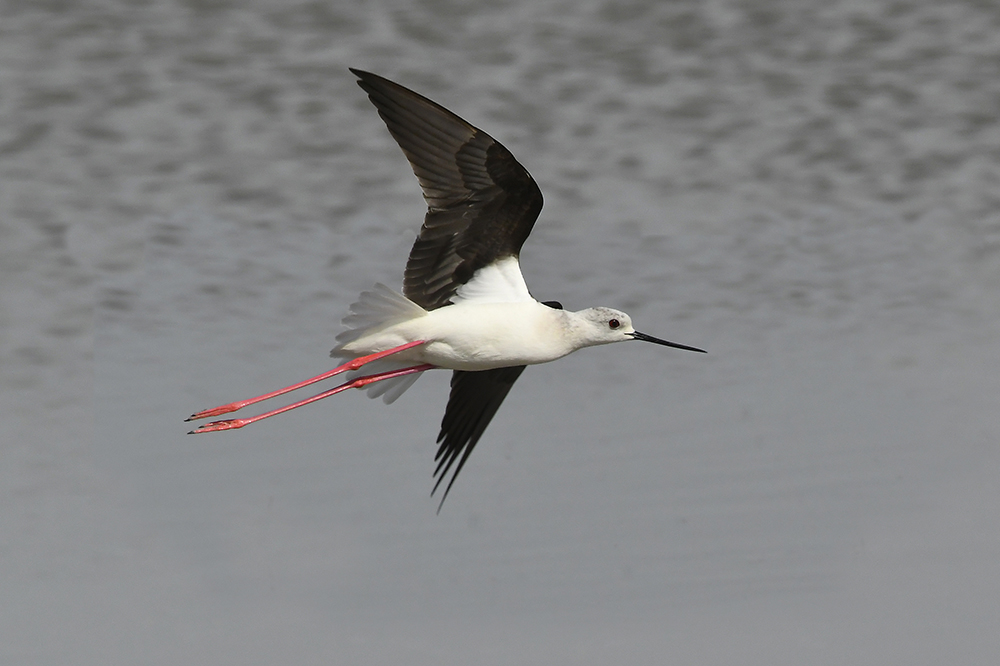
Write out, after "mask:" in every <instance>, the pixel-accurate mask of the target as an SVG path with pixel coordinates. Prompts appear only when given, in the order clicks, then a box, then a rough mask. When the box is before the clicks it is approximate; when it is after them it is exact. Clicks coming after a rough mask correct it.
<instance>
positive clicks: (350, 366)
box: [184, 340, 424, 421]
mask: <svg viewBox="0 0 1000 666" xmlns="http://www.w3.org/2000/svg"><path fill="white" fill-rule="evenodd" d="M422 344H424V341H423V340H416V341H414V342H407V343H406V344H405V345H400V346H398V347H393V348H392V349H387V350H385V351H381V352H376V353H375V354H369V355H368V356H359V357H358V358H356V359H354V360H351V361H348V362H347V363H345V364H343V365H341V366H338V367H336V368H334V369H333V370H328V371H327V372H324V373H323V374H321V375H316V376H315V377H313V378H312V379H307V380H305V381H301V382H299V383H298V384H292V385H291V386H286V387H285V388H283V389H279V390H277V391H271V392H270V393H265V394H264V395H259V396H257V397H256V398H250V399H249V400H240V401H238V402H231V403H229V404H228V405H222V406H221V407H213V408H212V409H205V410H202V411H200V412H198V413H197V414H192V415H191V416H189V417H187V418H186V419H184V420H185V421H197V420H198V419H207V418H209V417H211V416H222V415H223V414H228V413H229V412H235V411H236V410H238V409H243V408H244V407H246V406H247V405H253V404H256V403H258V402H262V401H264V400H269V399H270V398H276V397H278V396H279V395H285V394H286V393H289V392H291V391H296V390H298V389H300V388H303V387H306V386H309V385H311V384H315V383H316V382H321V381H323V380H324V379H329V378H330V377H335V376H337V375H339V374H341V373H344V372H350V371H351V370H357V369H358V368H360V367H361V366H363V365H365V364H367V363H371V362H372V361H377V360H379V359H380V358H385V357H386V356H389V355H391V354H397V353H399V352H401V351H406V350H407V349H412V348H413V347H416V346H417V345H422Z"/></svg>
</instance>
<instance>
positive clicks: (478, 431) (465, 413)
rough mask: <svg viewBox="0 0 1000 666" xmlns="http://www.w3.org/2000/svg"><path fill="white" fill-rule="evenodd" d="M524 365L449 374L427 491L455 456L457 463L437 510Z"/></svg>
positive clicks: (452, 461) (437, 484)
mask: <svg viewBox="0 0 1000 666" xmlns="http://www.w3.org/2000/svg"><path fill="white" fill-rule="evenodd" d="M524 368H525V366H523V365H516V366H512V367H509V368H497V369H495V370H481V371H479V372H469V371H465V370H456V371H455V373H454V374H453V375H452V376H451V395H450V396H448V407H447V409H445V412H444V418H443V419H442V420H441V432H440V433H439V434H438V438H437V441H438V444H440V445H441V446H440V447H438V451H437V455H435V456H434V460H436V461H437V464H438V465H437V469H435V470H434V476H436V477H438V480H437V483H435V484H434V490H432V491H431V495H433V494H434V493H435V492H436V491H437V489H438V486H440V485H441V482H442V481H444V477H445V476H447V474H448V470H450V469H451V467H452V465H453V464H454V463H455V461H456V460H458V466H457V467H456V468H455V473H454V474H452V475H451V480H450V481H449V482H448V485H447V486H446V487H445V489H444V496H443V497H442V498H441V504H440V505H438V511H441V507H442V506H444V500H445V498H446V497H448V491H450V490H451V485H452V484H453V483H455V479H456V478H458V473H459V472H461V471H462V467H463V466H464V465H465V461H466V460H467V459H468V458H469V454H470V453H472V449H473V448H475V446H476V442H478V441H479V438H480V437H481V436H482V434H483V431H484V430H486V426H488V425H489V424H490V421H491V420H492V419H493V415H494V414H496V413H497V410H498V409H500V403H502V402H503V399H504V398H506V397H507V394H508V393H510V388H511V387H512V386H513V385H514V382H516V381H517V378H518V377H520V376H521V373H522V372H524Z"/></svg>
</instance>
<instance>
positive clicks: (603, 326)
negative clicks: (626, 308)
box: [575, 308, 705, 354]
mask: <svg viewBox="0 0 1000 666" xmlns="http://www.w3.org/2000/svg"><path fill="white" fill-rule="evenodd" d="M575 314H576V315H577V317H578V318H579V320H580V321H581V322H582V324H583V329H584V330H583V331H582V332H583V336H584V339H585V340H586V343H587V345H588V346H590V345H606V344H610V343H612V342H625V341H626V340H642V341H643V342H653V343H656V344H658V345H663V346H665V347H674V348H675V349H685V350H687V351H694V352H701V353H702V354H704V353H705V350H704V349H698V348H697V347H688V346H687V345H679V344H677V343H676V342H667V341H666V340H661V339H659V338H654V337H653V336H651V335H646V334H645V333H640V332H639V331H637V330H635V328H633V326H632V318H631V317H629V316H628V315H627V314H625V313H624V312H622V311H621V310H615V309H613V308H588V309H586V310H580V311H579V312H577V313H575Z"/></svg>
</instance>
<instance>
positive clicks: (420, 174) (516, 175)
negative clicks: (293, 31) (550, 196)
mask: <svg viewBox="0 0 1000 666" xmlns="http://www.w3.org/2000/svg"><path fill="white" fill-rule="evenodd" d="M351 71H352V72H353V73H354V74H355V75H357V77H358V78H359V79H360V80H359V81H358V85H359V86H361V88H363V89H364V91H365V92H367V93H368V97H369V98H370V99H371V101H372V103H373V104H374V105H375V107H376V108H377V109H378V113H379V115H380V116H381V117H382V120H384V121H385V124H386V126H388V128H389V132H390V133H391V134H392V137H393V138H394V139H395V140H396V143H398V144H399V147H400V148H402V149H403V153H404V154H405V155H406V159H408V160H409V162H410V166H411V167H412V168H413V173H414V174H415V175H416V176H417V180H419V181H420V187H421V189H422V190H423V193H424V199H425V200H426V201H427V215H426V217H425V218H424V224H423V227H421V229H420V235H419V236H418V237H417V240H416V242H414V244H413V249H411V250H410V258H409V260H408V261H407V263H406V272H405V273H404V276H403V293H404V294H405V295H406V297H407V298H409V299H410V300H412V301H413V302H414V303H417V304H418V305H420V306H422V307H423V308H425V309H427V310H433V309H434V308H438V307H441V306H442V305H446V304H447V303H448V302H449V301H450V300H451V297H452V296H454V294H455V292H456V291H457V290H458V288H459V287H460V286H462V285H463V284H465V283H466V282H468V281H469V279H470V278H471V277H472V275H473V274H474V273H475V272H476V271H477V270H479V269H480V268H482V267H483V266H486V265H488V264H491V263H493V262H494V261H496V260H498V259H502V258H504V257H507V256H515V257H516V256H517V255H518V253H519V252H520V251H521V245H523V244H524V241H525V239H526V238H527V237H528V234H529V233H531V227H532V226H534V224H535V220H536V219H537V218H538V213H539V212H541V210H542V193H541V191H540V190H539V189H538V186H537V185H536V184H535V181H534V179H532V177H531V175H530V174H529V173H528V172H527V171H526V170H525V169H524V167H522V166H521V165H520V164H518V162H517V160H515V159H514V156H513V155H511V154H510V151H508V150H507V149H506V148H504V147H503V146H502V145H500V144H499V143H497V142H496V141H494V140H493V138H492V137H490V135H488V134H487V133H486V132H483V131H482V130H479V129H476V128H475V127H473V126H472V125H470V124H469V123H467V122H465V121H464V120H462V119H461V118H459V117H458V116H456V115H455V114H454V113H452V112H451V111H448V110H447V109H445V108H444V107H442V106H440V105H438V104H435V103H434V102H432V101H430V100H429V99H427V98H426V97H422V96H420V95H418V94H417V93H415V92H413V91H412V90H408V89H406V88H404V87H403V86H401V85H399V84H397V83H393V82H392V81H389V80H387V79H384V78H382V77H381V76H377V75H375V74H370V73H368V72H363V71H361V70H357V69H351ZM501 399H502V398H501ZM494 411H495V410H494ZM491 416H492V413H491ZM487 421H488V419H487Z"/></svg>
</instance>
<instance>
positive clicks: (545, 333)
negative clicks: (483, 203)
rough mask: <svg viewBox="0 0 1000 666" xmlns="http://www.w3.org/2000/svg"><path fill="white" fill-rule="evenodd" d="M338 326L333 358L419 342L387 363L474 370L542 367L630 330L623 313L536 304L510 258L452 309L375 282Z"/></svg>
mask: <svg viewBox="0 0 1000 666" xmlns="http://www.w3.org/2000/svg"><path fill="white" fill-rule="evenodd" d="M610 321H614V322H615V324H614V327H609V325H608V324H609V322H610ZM344 324H345V325H346V326H347V327H348V329H349V330H347V331H345V332H344V333H341V334H340V335H338V336H337V340H338V341H339V342H340V343H341V344H340V345H339V346H338V347H337V348H336V349H334V350H333V351H332V352H331V356H339V357H344V358H356V357H358V356H365V355H367V354H373V353H376V352H381V351H386V350H389V349H392V348H394V347H399V346H400V345H404V344H406V343H408V342H414V341H416V340H423V341H424V342H425V344H423V345H420V346H419V347H414V348H413V349H408V350H406V351H403V352H399V353H398V354H394V355H393V356H392V357H391V364H392V365H393V366H394V367H405V366H407V365H418V364H421V363H430V364H432V365H435V366H437V367H439V368H446V369H449V370H473V371H477V370H492V369H494V368H504V367H510V366H516V365H532V364H536V363H547V362H548V361H554V360H556V359H557V358H562V357H563V356H566V355H567V354H569V353H571V352H574V351H576V350H577V349H582V348H583V347H589V346H592V345H600V344H607V343H611V342H621V341H624V340H629V339H631V338H630V337H629V336H630V334H632V333H633V332H634V329H633V328H632V322H631V320H630V319H629V316H628V315H627V314H625V313H624V312H619V311H618V310H612V309H610V308H590V309H588V310H581V311H580V312H569V311H566V310H556V309H554V308H550V307H548V306H546V305H543V304H542V303H539V302H538V301H536V300H535V299H534V298H532V297H531V295H530V294H529V293H528V288H527V287H526V286H525V284H524V278H523V277H522V276H521V271H520V267H519V266H518V263H517V259H516V258H514V257H509V258H507V259H504V260H502V261H500V262H497V263H495V264H491V265H490V266H486V267H484V268H482V269H480V270H479V271H477V273H476V275H475V276H474V277H473V279H472V280H470V281H469V282H468V283H467V284H465V285H463V286H462V288H461V289H459V291H458V293H457V294H456V295H455V299H454V304H453V305H448V306H445V307H441V308H438V309H436V310H432V311H430V312H428V311H427V310H424V309H423V308H421V307H420V306H418V305H417V304H416V303H413V302H412V301H410V300H409V299H407V298H406V297H405V296H403V295H402V294H400V293H398V292H396V291H393V290H392V289H389V288H388V287H386V286H385V285H381V284H379V285H376V286H375V289H374V290H372V291H367V292H364V293H363V294H361V297H360V298H359V299H358V301H357V302H356V303H354V304H353V305H352V306H351V314H350V315H349V316H348V317H346V318H345V319H344ZM386 361H389V359H386Z"/></svg>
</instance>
